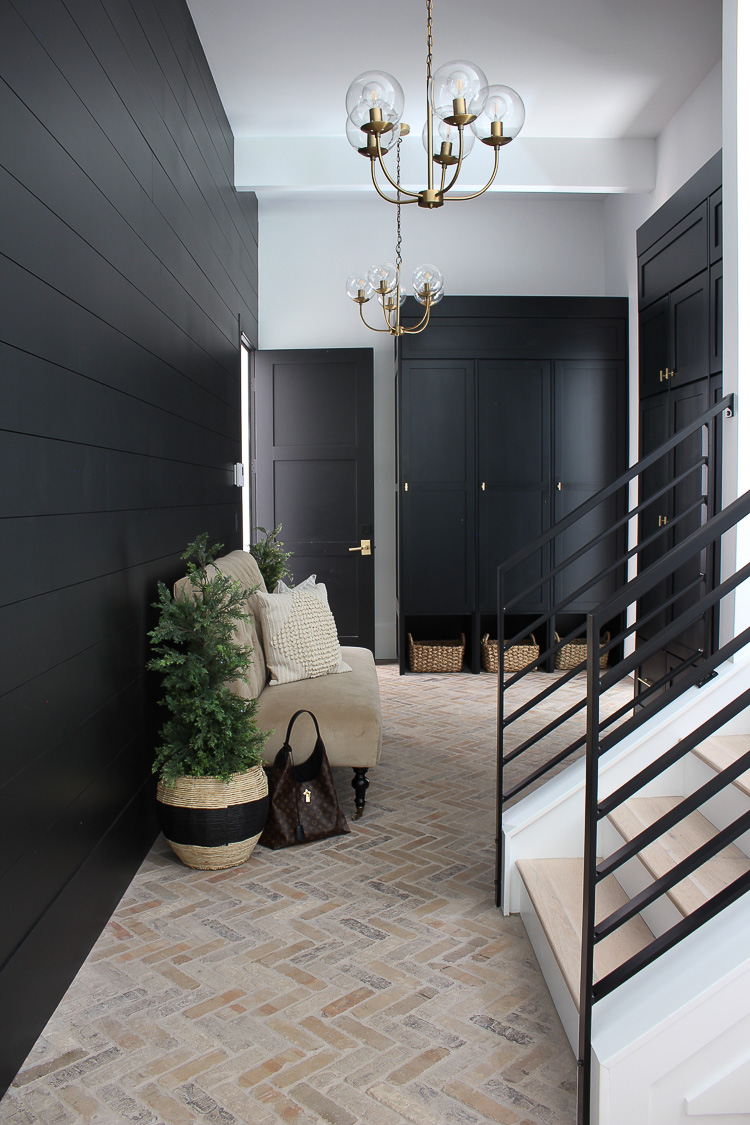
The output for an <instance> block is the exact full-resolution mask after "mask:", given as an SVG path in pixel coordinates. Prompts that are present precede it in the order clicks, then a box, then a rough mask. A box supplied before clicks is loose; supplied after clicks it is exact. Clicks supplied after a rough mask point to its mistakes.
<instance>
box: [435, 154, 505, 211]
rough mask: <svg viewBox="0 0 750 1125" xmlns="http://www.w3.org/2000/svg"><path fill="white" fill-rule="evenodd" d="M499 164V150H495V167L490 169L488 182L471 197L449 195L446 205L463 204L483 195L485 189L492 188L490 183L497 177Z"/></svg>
mask: <svg viewBox="0 0 750 1125" xmlns="http://www.w3.org/2000/svg"><path fill="white" fill-rule="evenodd" d="M499 164H500V149H499V148H496V149H495V167H494V168H493V169H492V175H491V176H490V178H489V180H488V181H487V183H486V184H485V185H484V187H483V188H480V189H479V191H474V192H472V193H471V195H451V196H450V197H448V198H447V202H448V203H464V202H465V201H466V200H467V199H476V198H477V196H478V195H483V194H484V193H485V192H486V191H487V188H488V187H491V186H492V182H493V180H494V179H495V176H496V175H497V169H498V167H499Z"/></svg>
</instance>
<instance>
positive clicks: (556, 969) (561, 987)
mask: <svg viewBox="0 0 750 1125" xmlns="http://www.w3.org/2000/svg"><path fill="white" fill-rule="evenodd" d="M520 908H521V909H520V914H521V921H522V922H523V924H524V928H525V929H526V933H527V934H528V936H529V941H530V942H531V946H532V949H533V950H534V953H535V954H536V959H537V961H538V962H539V968H540V969H541V970H542V976H543V977H544V979H545V982H546V984H547V988H548V989H549V993H550V996H551V997H552V1001H553V1003H554V1005H555V1008H556V1009H557V1014H558V1015H559V1017H560V1022H561V1023H562V1025H563V1028H564V1029H565V1034H566V1035H567V1037H568V1042H569V1043H570V1046H571V1049H572V1051H573V1053H574V1054H575V1055H576V1056H577V1054H578V1008H577V1007H576V1004H575V1003H574V1001H573V997H572V996H571V994H570V990H569V988H568V986H567V984H566V983H565V978H564V977H563V975H562V972H561V971H560V966H559V965H558V963H557V959H556V957H555V955H554V953H553V952H552V949H551V948H550V944H549V942H548V941H547V935H546V934H545V932H544V928H543V927H542V924H541V923H540V921H539V919H538V918H537V915H536V911H535V910H534V907H533V905H532V902H531V899H530V898H529V894H528V891H527V890H526V887H525V886H524V884H523V881H521V894H520Z"/></svg>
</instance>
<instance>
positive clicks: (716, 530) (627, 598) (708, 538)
mask: <svg viewBox="0 0 750 1125" xmlns="http://www.w3.org/2000/svg"><path fill="white" fill-rule="evenodd" d="M748 513H750V491H749V492H746V493H745V494H744V495H743V496H739V497H738V498H737V499H736V500H733V501H732V503H731V504H728V505H727V507H726V508H723V509H722V511H721V512H719V513H717V515H715V516H713V517H712V518H711V519H710V520H708V522H707V523H705V524H703V526H702V527H699V528H697V529H696V530H695V531H693V532H691V533H690V534H689V535H688V536H687V537H686V538H685V539H683V540H682V542H681V543H679V544H677V545H676V546H675V547H672V549H671V551H670V552H669V553H668V554H667V555H665V556H664V557H663V558H661V559H658V560H657V561H656V562H655V563H652V564H651V566H649V567H647V568H646V570H644V571H643V572H642V573H641V574H639V575H637V576H636V577H635V578H632V579H631V580H630V582H628V583H627V585H626V586H624V587H623V589H622V590H620V591H618V593H616V594H614V595H613V596H612V597H611V598H610V599H609V601H607V602H605V603H603V604H602V605H600V606H599V607H598V608H597V611H596V612H597V616H598V617H599V619H600V620H601V621H609V619H610V618H612V617H614V616H615V615H616V614H618V613H622V611H623V610H625V609H627V607H628V606H630V605H632V604H633V603H634V602H637V601H638V599H639V598H642V597H643V595H644V593H648V591H649V590H650V589H652V587H653V586H655V585H656V584H657V582H661V580H662V579H663V578H668V577H669V576H670V575H671V574H672V573H673V572H674V571H675V570H677V569H678V568H679V567H680V566H682V564H683V563H685V562H688V561H689V560H690V559H692V558H693V557H694V556H695V555H697V554H700V552H701V551H703V550H705V548H706V547H709V546H710V545H711V544H712V543H714V542H715V541H716V540H718V539H719V538H720V537H721V536H722V535H724V534H725V533H726V532H727V531H729V529H730V528H732V527H734V525H735V524H737V523H739V522H740V520H741V519H743V518H744V517H745V516H746V515H748Z"/></svg>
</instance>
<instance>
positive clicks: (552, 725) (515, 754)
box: [504, 695, 586, 762]
mask: <svg viewBox="0 0 750 1125" xmlns="http://www.w3.org/2000/svg"><path fill="white" fill-rule="evenodd" d="M585 706H586V696H585V695H584V696H582V697H581V699H579V700H578V702H577V703H574V704H573V706H572V707H569V708H568V710H567V711H565V712H563V714H562V715H556V716H555V718H554V719H552V720H551V722H549V723H547V725H546V727H543V728H542V730H540V731H537V733H536V734H535V735H532V736H531V738H527V739H526V741H525V742H522V743H521V745H520V746H516V748H515V749H514V750H511V752H510V753H509V754H506V756H505V758H504V761H506V762H513V761H515V760H516V758H520V757H521V754H523V753H524V751H526V750H528V749H529V747H530V746H536V744H537V742H541V740H542V739H543V738H546V737H547V735H548V734H551V733H552V731H553V730H557V728H558V727H561V726H562V725H563V724H564V723H567V721H568V719H572V718H573V717H574V716H575V715H577V714H578V712H579V711H582V710H583V709H584V707H585Z"/></svg>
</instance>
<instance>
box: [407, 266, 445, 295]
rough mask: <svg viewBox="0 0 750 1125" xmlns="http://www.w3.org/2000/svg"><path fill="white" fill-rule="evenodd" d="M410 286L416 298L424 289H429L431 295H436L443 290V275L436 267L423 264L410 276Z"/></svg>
mask: <svg viewBox="0 0 750 1125" xmlns="http://www.w3.org/2000/svg"><path fill="white" fill-rule="evenodd" d="M412 285H413V286H414V292H415V294H417V296H418V295H419V294H420V293H422V292H423V291H424V290H425V288H427V289H429V291H430V293H431V294H437V293H438V292H439V291H440V290H442V288H443V275H442V273H441V272H440V270H439V269H438V268H437V266H433V265H431V264H430V263H429V262H425V263H424V265H421V266H417V268H416V269H415V271H414V273H413V275H412Z"/></svg>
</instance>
